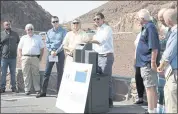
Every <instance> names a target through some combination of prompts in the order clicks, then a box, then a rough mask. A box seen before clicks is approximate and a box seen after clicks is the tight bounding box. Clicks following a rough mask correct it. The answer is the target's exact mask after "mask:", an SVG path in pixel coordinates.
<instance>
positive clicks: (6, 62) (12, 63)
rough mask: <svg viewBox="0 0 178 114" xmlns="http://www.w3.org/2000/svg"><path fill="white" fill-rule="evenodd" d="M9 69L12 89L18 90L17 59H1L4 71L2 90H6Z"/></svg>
mask: <svg viewBox="0 0 178 114" xmlns="http://www.w3.org/2000/svg"><path fill="white" fill-rule="evenodd" d="M8 67H9V70H10V75H11V89H15V88H16V79H15V74H16V58H15V59H5V58H2V59H1V71H2V78H1V89H3V90H5V89H6V76H7V68H8Z"/></svg>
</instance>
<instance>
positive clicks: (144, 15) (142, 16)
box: [138, 9, 151, 21]
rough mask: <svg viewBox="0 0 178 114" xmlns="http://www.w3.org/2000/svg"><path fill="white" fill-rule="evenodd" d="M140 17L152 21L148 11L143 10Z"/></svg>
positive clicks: (139, 13) (139, 14)
mask: <svg viewBox="0 0 178 114" xmlns="http://www.w3.org/2000/svg"><path fill="white" fill-rule="evenodd" d="M138 17H139V18H143V19H144V20H146V21H150V20H151V16H150V12H149V11H148V10H147V9H141V10H140V11H139V12H138Z"/></svg>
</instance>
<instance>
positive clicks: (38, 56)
mask: <svg viewBox="0 0 178 114" xmlns="http://www.w3.org/2000/svg"><path fill="white" fill-rule="evenodd" d="M23 56H28V57H40V55H23Z"/></svg>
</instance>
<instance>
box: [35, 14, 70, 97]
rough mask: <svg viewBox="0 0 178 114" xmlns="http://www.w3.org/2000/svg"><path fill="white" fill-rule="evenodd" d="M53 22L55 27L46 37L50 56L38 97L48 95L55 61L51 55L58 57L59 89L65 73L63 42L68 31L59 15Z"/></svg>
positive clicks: (54, 17)
mask: <svg viewBox="0 0 178 114" xmlns="http://www.w3.org/2000/svg"><path fill="white" fill-rule="evenodd" d="M51 23H52V25H53V28H52V29H50V30H49V31H48V32H47V37H46V48H47V50H48V56H47V61H46V70H45V73H44V77H43V83H42V92H41V94H39V95H38V96H37V98H38V97H45V96H46V91H47V86H48V81H49V77H50V75H51V70H52V67H53V65H54V63H55V62H51V61H49V56H53V57H55V56H57V57H58V62H56V68H57V91H59V86H60V83H61V79H62V75H63V68H64V59H65V55H64V50H63V49H62V42H63V39H64V37H65V35H66V33H67V31H66V30H65V29H63V28H62V27H60V26H59V19H58V17H57V16H53V17H52V18H51Z"/></svg>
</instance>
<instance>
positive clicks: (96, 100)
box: [73, 43, 110, 113]
mask: <svg viewBox="0 0 178 114" xmlns="http://www.w3.org/2000/svg"><path fill="white" fill-rule="evenodd" d="M73 57H74V62H78V63H87V64H93V67H92V73H91V79H90V84H89V89H88V95H87V101H86V106H85V113H107V112H109V79H110V78H109V76H107V75H101V74H97V69H98V53H97V52H95V51H93V50H92V44H91V43H88V44H79V45H77V47H76V49H75V51H74V56H73Z"/></svg>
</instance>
